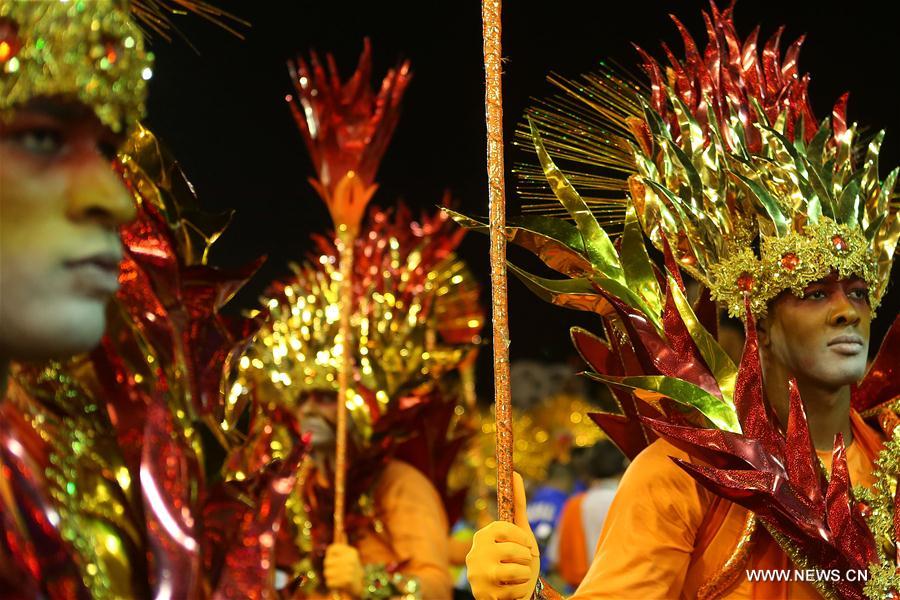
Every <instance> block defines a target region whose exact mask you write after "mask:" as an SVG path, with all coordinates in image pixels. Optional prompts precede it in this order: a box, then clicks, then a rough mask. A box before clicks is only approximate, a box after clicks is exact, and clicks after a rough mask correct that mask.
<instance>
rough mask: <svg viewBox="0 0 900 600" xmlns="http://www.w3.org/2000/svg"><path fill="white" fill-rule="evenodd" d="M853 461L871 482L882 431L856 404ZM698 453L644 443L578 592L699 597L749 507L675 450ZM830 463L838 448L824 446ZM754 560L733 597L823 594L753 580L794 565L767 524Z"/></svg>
mask: <svg viewBox="0 0 900 600" xmlns="http://www.w3.org/2000/svg"><path fill="white" fill-rule="evenodd" d="M851 425H852V427H853V434H854V439H853V442H852V443H851V444H850V446H848V448H847V464H848V468H849V471H850V479H851V482H852V483H853V484H854V485H864V486H866V487H869V486H871V485H872V484H873V483H874V478H873V477H872V471H873V470H874V466H873V459H874V457H875V456H876V454H877V452H878V450H879V448H880V444H881V440H882V438H881V436H880V435H879V434H878V433H876V432H875V431H874V430H873V429H871V428H870V427H869V426H868V425H866V424H865V423H864V422H863V421H862V419H861V418H860V417H859V415H857V414H856V413H855V412H851ZM672 456H675V457H678V458H681V459H684V460H690V459H689V457H688V456H687V454H685V453H684V452H682V451H681V450H679V449H678V448H676V447H675V446H673V445H671V444H670V443H668V442H666V441H664V440H661V439H660V440H657V441H655V442H653V443H652V444H651V445H650V446H649V447H647V448H646V449H644V451H643V452H641V453H640V454H639V455H638V456H637V457H636V458H635V459H634V462H633V463H632V464H631V465H630V466H629V468H628V470H627V471H626V472H625V475H624V477H623V478H622V481H621V484H620V486H619V489H618V492H617V494H616V498H615V500H613V503H612V506H611V507H610V510H609V514H608V515H607V517H606V522H605V525H604V527H603V533H601V534H600V541H599V542H598V544H597V551H596V553H595V555H594V559H593V562H592V564H591V566H590V569H589V570H588V573H587V575H586V576H585V578H584V580H583V581H582V583H581V585H580V586H579V587H578V589H577V590H576V591H575V594H574V595H573V596H571V597H570V600H599V599H601V598H602V599H615V600H625V599H629V598H635V599H640V600H650V599H654V598H666V599H676V598H696V597H697V591H698V590H699V589H700V588H701V586H703V585H704V584H705V583H707V582H708V581H710V580H711V579H712V578H713V577H714V576H715V575H716V574H717V573H719V572H720V569H721V567H722V565H724V564H725V561H726V560H728V558H729V557H730V556H731V554H732V552H733V551H734V549H735V547H736V546H737V542H738V540H739V539H740V538H741V534H742V532H743V529H744V524H745V522H746V519H747V510H746V509H744V508H741V507H740V506H737V505H735V504H732V503H730V502H727V501H725V500H722V499H721V498H718V497H717V496H715V495H714V494H713V493H711V492H709V491H707V490H706V488H704V487H703V486H701V485H700V484H698V483H697V482H696V481H695V480H694V479H693V478H692V477H691V476H690V475H688V474H687V473H685V472H684V471H683V470H681V468H680V467H678V466H677V465H676V464H675V463H674V462H672V459H671V458H670V457H672ZM819 457H820V458H821V459H822V461H823V462H824V463H825V466H826V467H827V468H829V469H830V468H831V453H830V452H819ZM755 537H756V542H755V544H754V545H753V546H752V548H751V550H750V555H749V560H748V561H747V563H746V565H744V566H742V567H741V568H740V570H739V574H738V576H737V577H736V578H735V581H734V583H733V584H732V585H731V586H730V587H729V588H728V589H727V591H726V592H725V594H724V597H725V598H729V599H750V598H755V599H759V598H788V599H791V600H796V599H805V598H820V596H819V594H818V592H816V590H815V588H814V587H812V585H811V584H809V583H804V582H778V583H773V582H766V583H759V582H757V583H753V582H750V581H748V580H747V578H746V575H745V570H746V569H757V568H761V569H793V568H794V566H793V564H792V563H791V561H790V560H789V559H788V557H787V556H786V555H785V554H784V552H782V550H781V549H780V548H779V547H778V545H777V543H776V542H775V541H774V540H772V538H771V537H769V535H768V534H767V533H765V531H764V530H763V529H762V526H760V527H759V529H758V530H757V533H756V535H755Z"/></svg>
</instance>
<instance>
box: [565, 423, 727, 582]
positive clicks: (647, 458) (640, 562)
mask: <svg viewBox="0 0 900 600" xmlns="http://www.w3.org/2000/svg"><path fill="white" fill-rule="evenodd" d="M671 456H676V457H678V458H687V455H686V454H685V453H684V452H682V451H680V450H678V449H677V448H675V447H674V446H672V445H671V444H669V443H668V442H665V441H663V440H657V441H655V442H653V443H652V444H651V445H650V446H649V447H647V448H646V449H645V450H644V451H643V452H641V453H640V454H639V455H638V456H637V457H636V458H635V459H634V462H632V463H631V465H630V466H629V467H628V470H627V471H626V472H625V475H624V477H623V478H622V481H621V483H620V485H619V488H618V490H617V492H616V496H615V498H614V499H613V502H612V505H611V506H610V509H609V514H608V515H607V517H606V522H605V524H604V526H603V532H602V533H601V534H600V540H599V542H598V544H597V551H596V553H595V555H594V558H593V561H592V563H591V566H590V568H589V569H588V573H587V575H586V576H585V578H584V580H583V581H582V583H581V585H580V586H579V587H578V589H577V590H576V592H575V594H574V595H573V596H572V597H571V599H570V600H599V599H607V598H609V599H616V600H623V599H627V598H640V599H641V600H650V599H653V598H678V597H680V596H681V591H682V587H683V585H684V579H685V575H686V574H687V569H688V566H689V564H690V560H691V554H692V552H693V551H694V541H695V537H696V534H697V530H698V529H699V528H700V524H701V523H702V521H703V518H704V515H705V513H706V511H707V509H708V506H709V503H710V501H711V496H710V494H709V493H708V492H706V491H705V490H703V489H702V488H700V487H699V486H698V485H697V484H696V483H695V482H694V480H693V479H692V478H691V477H690V476H689V475H688V474H687V473H685V472H684V471H682V470H681V468H679V467H678V466H677V465H676V464H675V463H674V462H672V459H671V458H670V457H671Z"/></svg>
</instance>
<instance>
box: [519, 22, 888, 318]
mask: <svg viewBox="0 0 900 600" xmlns="http://www.w3.org/2000/svg"><path fill="white" fill-rule="evenodd" d="M704 18H705V20H706V25H707V33H708V36H709V42H708V44H707V46H706V48H705V49H704V50H701V49H699V48H698V47H697V44H696V43H695V42H694V40H693V38H691V36H690V35H689V34H688V32H687V30H686V29H685V28H684V26H683V25H681V23H680V22H679V21H678V20H677V19H675V23H676V25H677V26H678V29H679V31H680V32H681V35H682V38H683V40H684V46H685V54H686V56H685V58H684V59H683V60H682V59H678V58H676V57H675V55H674V54H673V53H672V52H671V51H670V50H669V49H668V48H667V47H664V50H665V51H666V54H667V57H668V61H669V64H668V65H667V66H666V67H665V68H663V67H662V66H660V64H659V63H657V62H656V61H655V60H654V59H653V58H651V57H650V56H649V54H647V53H645V52H643V51H642V50H640V49H639V52H640V54H641V56H642V59H643V61H642V67H643V70H644V71H645V72H646V74H647V75H648V77H649V80H650V82H649V86H646V85H642V84H639V83H636V82H634V81H632V80H630V79H629V78H627V77H623V76H621V75H620V74H619V73H618V72H617V71H616V70H612V69H605V70H603V71H601V72H600V73H598V74H596V75H588V76H585V77H584V78H583V79H582V80H580V81H577V82H576V81H568V80H565V79H562V78H555V79H553V81H554V83H556V84H557V85H558V86H559V87H560V88H562V90H563V93H562V94H561V95H559V96H557V97H555V98H552V99H550V100H548V101H546V102H544V103H542V104H541V105H539V106H538V107H536V108H534V109H532V110H531V112H530V119H531V122H532V123H533V126H534V128H535V132H537V131H540V135H541V136H543V138H544V143H545V145H546V149H547V151H548V152H549V154H550V155H553V156H554V157H555V158H561V159H569V160H571V161H574V162H575V163H579V164H581V165H582V167H583V166H585V165H588V166H591V167H595V168H596V167H600V168H602V169H603V170H604V172H603V173H602V174H598V173H596V172H594V173H591V174H580V173H579V174H570V175H569V179H570V181H572V182H573V183H576V184H577V185H578V186H579V188H581V189H582V190H600V191H601V192H603V194H604V196H605V197H603V198H598V199H594V200H589V201H588V202H589V204H593V206H592V208H594V210H595V211H596V212H597V213H598V215H601V216H602V217H604V218H605V220H607V221H615V220H618V219H620V218H621V215H622V212H624V208H625V205H626V204H628V203H629V200H626V199H625V196H626V195H627V196H628V197H629V198H630V204H631V205H632V206H634V208H635V210H636V213H637V216H638V218H639V220H640V223H641V225H642V226H643V229H644V231H645V233H646V234H647V235H648V236H649V237H650V239H651V240H652V241H653V243H654V244H655V245H656V246H657V248H660V249H662V244H663V239H665V240H666V241H667V242H668V245H669V247H670V248H671V249H672V252H673V254H674V255H675V258H676V259H677V260H678V262H679V264H680V266H681V267H682V268H684V269H685V270H686V271H687V272H688V273H690V274H691V275H693V276H694V277H696V278H697V279H698V280H699V281H700V282H701V283H703V284H704V285H705V286H706V287H708V288H709V289H710V291H711V292H712V295H713V298H714V299H716V300H719V301H721V302H723V303H724V304H725V305H727V307H728V310H729V312H730V313H731V314H732V315H733V316H741V317H743V314H744V309H743V303H744V295H745V294H749V296H750V300H751V307H752V310H753V313H754V315H756V316H757V317H759V316H762V315H764V314H765V312H766V306H767V304H768V302H769V301H770V300H772V299H773V298H774V297H775V296H777V295H778V294H779V293H781V292H782V291H784V290H788V289H789V290H792V291H793V292H794V293H798V294H799V293H800V291H801V290H802V289H803V288H804V287H805V286H806V285H807V284H808V283H809V282H811V281H814V280H816V279H819V278H821V277H824V276H825V275H827V274H828V273H830V272H831V271H832V270H836V271H838V273H840V275H842V276H850V275H856V276H859V277H861V278H863V279H865V280H866V282H867V283H868V284H869V286H870V298H871V301H872V306H873V307H876V306H877V305H878V303H879V301H880V300H881V297H882V296H883V295H884V292H885V290H886V288H887V284H888V278H889V276H890V266H891V261H892V258H893V253H894V249H895V247H896V245H897V239H898V237H900V219H898V218H897V211H896V207H895V206H893V205H892V203H891V198H892V193H893V188H894V183H895V181H896V177H897V171H896V170H895V171H893V172H892V173H891V174H890V175H889V176H888V177H887V178H885V179H884V180H883V181H882V180H881V179H880V178H879V173H878V154H879V150H880V147H881V142H882V139H883V137H884V133H883V132H881V133H879V134H877V135H875V136H874V137H872V138H871V139H870V140H869V141H868V144H867V146H862V145H861V143H860V140H859V135H858V134H857V131H856V126H855V125H853V126H848V124H847V120H846V105H847V96H846V95H845V96H843V97H842V98H841V99H840V100H839V101H838V103H837V104H836V106H835V108H834V111H833V115H832V118H831V119H830V120H829V119H824V120H822V121H821V122H820V121H819V120H818V119H816V117H815V116H814V115H813V112H812V109H811V108H810V105H809V99H808V95H807V88H808V84H809V76H808V75H801V74H800V71H799V70H798V63H797V56H798V53H799V50H800V45H801V43H802V42H803V38H802V37H801V38H800V39H798V40H797V41H796V42H794V43H793V44H791V46H790V47H789V48H788V49H787V51H786V52H785V58H784V60H783V61H782V60H780V58H779V53H780V49H779V42H780V38H781V30H779V31H778V32H777V33H776V34H775V36H773V37H772V38H771V39H770V40H769V41H768V42H767V43H766V44H765V46H764V47H763V49H762V52H760V51H759V48H758V43H757V38H758V33H759V30H758V29H757V30H756V31H754V32H753V33H752V34H751V35H750V36H749V37H748V38H747V39H746V40H744V41H742V40H740V39H739V38H738V35H737V33H736V30H735V27H734V22H733V20H732V11H731V9H730V8H729V9H727V10H724V11H719V10H718V9H717V8H716V6H715V4H713V5H712V10H711V13H710V14H705V15H704ZM520 133H521V134H523V135H524V136H525V137H527V138H528V139H529V140H530V138H531V137H532V135H531V134H532V132H531V131H530V130H529V131H526V130H524V129H523V130H521V131H520ZM525 175H526V177H527V178H529V179H531V180H532V181H533V176H534V175H536V174H535V173H534V171H533V170H532V171H526V173H525ZM609 192H616V194H614V195H613V196H612V197H609ZM538 195H540V194H538ZM554 200H555V199H554ZM556 208H557V209H558V208H559V205H558V203H556Z"/></svg>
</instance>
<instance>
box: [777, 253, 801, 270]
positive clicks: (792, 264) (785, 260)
mask: <svg viewBox="0 0 900 600" xmlns="http://www.w3.org/2000/svg"><path fill="white" fill-rule="evenodd" d="M799 264H800V257H799V256H797V255H796V254H794V253H793V252H788V253H786V254H782V255H781V267H782V268H783V269H784V270H785V271H793V270H794V269H796V268H797V265H799Z"/></svg>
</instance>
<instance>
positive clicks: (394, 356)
mask: <svg viewBox="0 0 900 600" xmlns="http://www.w3.org/2000/svg"><path fill="white" fill-rule="evenodd" d="M369 221H370V223H369V225H368V226H367V227H366V228H364V229H363V231H362V232H361V234H360V236H359V237H358V238H357V241H356V244H355V248H354V253H355V259H354V276H353V298H352V305H353V316H352V319H351V330H352V338H351V340H350V344H349V347H350V348H351V351H352V352H353V354H352V357H353V363H354V366H355V368H354V374H353V377H352V384H351V387H352V388H353V389H354V390H355V394H354V400H353V401H351V402H349V403H348V406H347V408H348V410H349V411H350V414H351V415H352V416H353V420H354V423H355V424H356V426H357V432H358V433H360V434H362V438H363V439H362V440H361V441H363V442H364V441H365V440H366V438H367V435H368V432H370V431H371V427H372V425H373V424H374V423H375V422H376V421H377V420H378V419H379V418H380V417H382V416H384V414H385V413H386V412H388V411H389V410H390V408H391V407H392V406H394V405H396V404H397V403H401V404H402V403H403V399H404V398H406V399H407V401H408V400H409V399H410V398H413V397H416V396H420V395H424V394H426V393H428V392H429V391H430V390H431V389H433V382H434V381H436V380H437V379H438V378H439V377H440V376H441V375H442V374H444V373H446V372H447V371H450V370H453V369H456V368H458V367H459V366H460V364H461V363H462V362H463V360H464V359H465V358H466V357H467V355H468V354H469V352H470V351H471V350H472V349H473V348H474V346H475V344H477V343H478V342H479V337H478V333H479V331H480V329H481V327H482V325H483V322H484V315H483V313H482V310H481V307H480V306H479V305H478V285H477V283H476V282H475V281H474V279H473V278H472V276H471V274H470V273H469V270H468V268H467V267H466V266H465V264H464V263H463V262H462V261H461V260H460V259H458V258H456V256H455V255H454V254H453V249H454V248H455V247H456V245H457V244H458V243H459V240H460V234H461V233H462V232H461V231H458V230H454V229H453V228H454V226H453V224H452V223H451V222H450V221H449V219H448V218H447V217H446V215H445V214H443V213H438V214H437V215H435V216H433V217H429V216H423V218H422V219H421V220H419V221H418V222H416V221H414V220H412V218H411V215H410V213H409V211H408V210H407V209H406V208H405V207H403V206H402V205H401V207H400V208H399V209H398V211H397V214H395V215H391V214H390V213H388V212H384V211H381V210H375V211H373V212H372V213H371V214H370V219H369ZM319 245H320V249H321V254H320V256H318V257H317V260H315V261H310V262H307V263H305V264H303V265H301V266H297V265H294V266H293V270H294V275H293V276H292V277H291V278H290V279H289V280H288V281H287V282H285V283H282V284H278V285H276V286H274V287H273V289H271V290H270V291H269V293H268V296H269V297H268V298H267V299H264V300H263V303H264V305H265V307H266V308H267V309H268V311H269V315H270V318H269V319H268V320H267V323H266V324H265V325H264V326H263V328H262V329H261V331H260V333H259V335H258V336H257V339H256V341H255V343H254V344H253V346H252V347H251V348H250V349H249V350H248V352H247V354H246V355H245V356H244V357H243V358H242V359H241V361H240V370H241V378H240V379H239V385H243V386H244V387H246V386H249V385H254V384H255V385H257V386H264V388H265V389H268V390H274V391H275V392H276V395H277V400H278V402H279V403H281V404H282V405H285V406H295V405H296V402H297V399H298V395H299V394H301V393H302V392H304V391H310V390H326V391H335V392H336V391H337V390H338V378H337V374H338V369H339V365H340V362H341V355H342V353H343V352H344V348H345V344H344V342H343V341H342V340H341V338H340V335H339V318H338V316H339V308H338V307H339V304H338V303H339V290H340V271H339V266H338V264H337V263H338V258H337V252H336V250H335V249H334V247H333V245H332V242H330V241H328V240H326V239H325V238H319ZM240 380H243V384H241V383H240Z"/></svg>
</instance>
